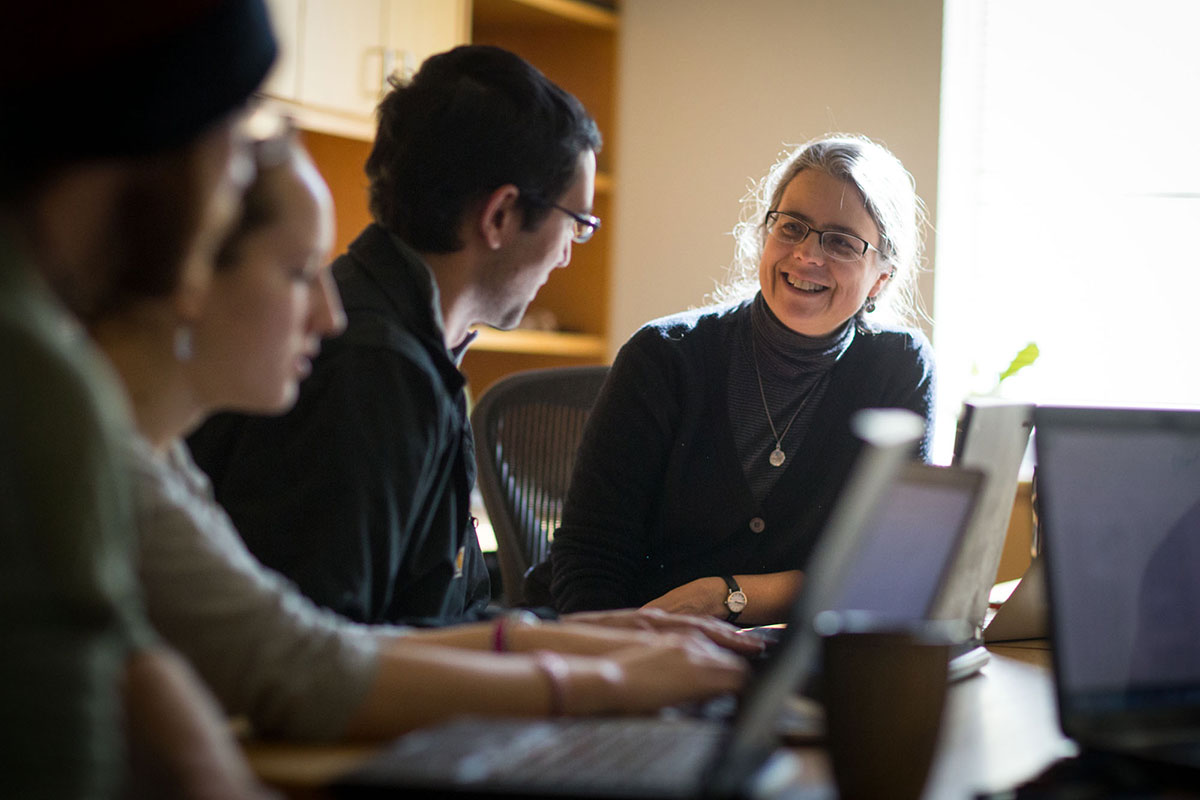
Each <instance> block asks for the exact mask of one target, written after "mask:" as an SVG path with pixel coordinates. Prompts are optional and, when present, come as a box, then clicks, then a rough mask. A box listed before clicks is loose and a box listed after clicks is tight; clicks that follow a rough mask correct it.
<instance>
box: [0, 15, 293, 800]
mask: <svg viewBox="0 0 1200 800" xmlns="http://www.w3.org/2000/svg"><path fill="white" fill-rule="evenodd" d="M275 54H276V44H275V40H274V37H273V35H272V33H271V29H270V25H269V22H268V17H267V12H266V8H265V7H264V5H263V2H262V0H172V2H169V3H163V2H161V0H86V1H84V0H68V1H67V2H55V3H23V4H18V7H16V8H12V9H6V11H5V19H4V24H3V25H0V498H2V499H0V636H2V637H3V640H4V642H5V652H6V655H5V657H4V658H3V659H0V712H2V713H3V715H4V720H5V727H6V730H8V731H10V733H11V734H12V735H10V736H8V737H6V745H5V747H6V766H5V769H4V770H2V771H0V796H2V797H21V798H39V797H46V798H74V797H89V798H91V797H97V798H104V797H116V796H136V797H156V796H161V797H194V798H200V797H213V798H217V797H222V798H227V797H232V798H255V797H263V796H265V794H266V793H265V791H264V790H263V789H262V788H261V787H260V786H259V785H258V783H257V781H256V780H255V779H254V778H253V776H252V775H251V773H250V770H249V769H248V767H247V766H246V764H245V762H244V760H243V759H242V757H241V755H240V753H239V752H238V750H237V747H236V743H234V742H233V741H232V739H231V738H230V735H229V732H228V727H227V726H226V725H225V724H224V720H223V717H222V716H221V713H220V711H219V709H218V707H217V706H216V704H215V702H214V701H213V700H212V699H211V696H210V695H209V694H208V693H207V690H206V689H204V688H203V687H202V685H201V684H200V683H199V681H198V679H196V678H195V677H194V675H193V673H192V672H190V669H189V668H188V667H187V666H186V665H185V664H184V662H183V661H182V659H180V658H179V657H178V656H176V655H174V654H173V653H172V652H171V651H169V650H168V649H167V648H166V647H164V646H163V645H162V644H161V642H160V641H159V640H158V638H157V636H156V634H155V633H154V632H153V630H152V629H151V628H150V625H149V623H148V622H147V621H146V619H145V612H144V609H143V607H142V601H141V593H140V589H139V587H138V585H137V583H136V579H135V577H134V570H133V558H132V553H133V541H132V536H133V535H134V527H133V522H132V518H131V509H132V503H131V497H130V494H129V488H128V486H127V485H126V482H125V480H126V479H125V473H124V471H123V469H122V468H121V461H120V456H119V447H120V443H121V442H122V441H124V439H125V438H126V436H127V434H128V431H129V426H130V423H129V417H128V408H127V405H128V404H127V400H126V398H125V396H124V395H123V393H122V392H121V390H120V389H119V388H118V385H117V384H116V382H115V381H114V380H113V378H112V374H111V368H110V367H109V365H108V363H107V362H106V361H105V360H104V358H103V357H102V356H101V355H99V353H98V351H97V350H96V349H95V348H94V347H93V346H92V345H91V343H90V342H89V340H88V339H87V336H86V334H85V327H84V326H85V325H86V323H87V322H88V321H89V320H90V319H92V318H94V317H95V315H96V314H97V313H100V312H101V311H103V310H104V309H105V308H107V307H109V306H110V305H111V304H112V303H113V302H118V301H117V298H125V297H129V296H131V295H146V296H163V295H166V294H168V293H173V294H174V295H175V296H179V297H180V298H181V299H180V301H179V302H178V303H177V308H176V313H177V314H178V315H179V318H180V324H181V326H183V325H186V323H187V320H188V319H189V317H190V316H192V315H195V314H196V313H198V308H199V306H200V305H201V304H202V301H203V298H204V296H205V293H206V291H207V287H208V282H209V278H210V272H211V260H212V251H213V249H214V248H215V246H216V244H217V243H218V242H219V241H220V240H221V238H222V237H223V234H224V230H225V228H226V227H227V226H228V224H229V221H230V220H231V219H232V217H233V213H234V211H235V210H236V208H237V206H238V203H239V200H240V192H241V190H242V188H243V187H244V186H245V184H246V183H247V182H248V181H249V180H250V178H252V177H253V170H252V161H251V160H250V158H249V155H248V153H247V152H246V146H245V145H244V144H243V143H242V138H243V137H242V135H241V133H240V132H239V124H240V123H239V120H240V118H241V116H242V109H243V107H244V106H245V105H246V103H247V101H248V100H249V99H250V96H251V94H252V93H253V91H254V90H255V88H256V87H257V86H258V84H259V83H260V82H261V80H262V79H263V77H264V76H265V74H266V72H267V70H268V69H269V68H270V65H271V63H272V62H273V61H274V58H275ZM80 323H83V324H82V325H81V324H80Z"/></svg>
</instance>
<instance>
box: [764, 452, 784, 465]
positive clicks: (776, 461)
mask: <svg viewBox="0 0 1200 800" xmlns="http://www.w3.org/2000/svg"><path fill="white" fill-rule="evenodd" d="M785 458H787V456H785V455H784V454H783V451H782V450H780V449H779V448H778V447H776V448H775V449H774V450H772V451H771V457H770V458H768V459H767V460H768V461H770V462H771V466H772V467H778V466H780V465H782V464H783V460H784V459H785Z"/></svg>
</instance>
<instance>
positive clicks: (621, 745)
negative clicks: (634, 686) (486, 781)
mask: <svg viewBox="0 0 1200 800" xmlns="http://www.w3.org/2000/svg"><path fill="white" fill-rule="evenodd" d="M631 722H632V721H631V720H590V721H588V722H586V723H584V724H574V725H571V724H568V725H567V726H564V727H560V728H559V729H558V730H557V731H556V732H555V735H553V736H551V737H547V740H545V741H542V742H539V743H537V745H535V746H532V747H529V748H528V749H527V750H526V752H525V753H510V758H509V759H506V763H505V764H503V765H501V766H500V768H499V769H497V770H496V772H495V773H493V775H494V777H505V778H521V779H522V782H524V779H525V778H527V777H531V776H536V778H537V780H536V782H535V784H534V785H547V786H557V785H560V784H564V783H568V782H569V783H572V784H574V785H596V786H598V785H604V784H611V783H612V782H613V780H614V777H616V779H617V781H618V782H623V779H624V777H625V776H627V775H637V776H638V782H639V783H641V784H642V785H654V784H660V783H668V784H669V783H676V782H678V779H679V776H680V773H684V774H693V773H695V772H696V771H697V770H699V769H700V768H701V767H703V766H704V764H706V763H707V761H708V758H709V756H710V754H711V753H712V752H713V750H714V748H715V747H716V744H717V737H718V736H719V735H720V731H719V730H718V729H717V728H716V727H715V726H713V725H704V724H696V723H695V722H694V721H692V720H679V721H665V720H660V721H657V722H656V723H655V725H654V726H652V727H647V726H644V725H637V724H633V725H631V724H630V723H631Z"/></svg>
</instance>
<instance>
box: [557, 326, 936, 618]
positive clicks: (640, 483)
mask: <svg viewBox="0 0 1200 800" xmlns="http://www.w3.org/2000/svg"><path fill="white" fill-rule="evenodd" d="M748 313H749V303H741V304H738V305H733V306H722V307H717V308H708V309H701V310H700V311H693V312H687V313H685V314H679V315H675V316H672V317H667V318H664V319H662V320H658V321H655V322H652V323H650V324H649V325H647V326H645V327H644V328H642V330H640V331H639V332H638V333H637V334H635V335H634V337H633V338H632V339H630V340H629V342H627V343H626V344H625V346H624V347H623V348H622V349H621V352H620V353H619V354H618V355H617V359H616V362H615V363H614V364H613V368H612V372H611V373H610V375H609V378H608V381H607V382H606V383H605V386H604V389H603V390H602V392H601V396H600V398H599V400H598V402H597V405H596V407H595V409H594V411H593V412H592V416H591V418H590V420H589V422H588V426H587V429H586V431H585V433H584V437H583V442H582V444H581V446H580V450H579V454H578V459H577V461H576V465H575V472H574V475H573V477H572V481H571V487H570V490H569V492H568V496H567V501H566V504H565V507H564V510H563V524H562V527H561V528H559V530H558V531H557V532H556V534H555V538H554V543H553V546H552V548H551V563H552V569H553V577H552V580H551V592H552V595H553V600H554V603H555V606H556V607H557V608H558V610H559V611H561V612H568V611H580V610H585V609H599V608H622V607H628V606H639V605H642V604H644V603H646V602H648V601H650V600H653V599H654V598H656V597H659V596H661V595H662V594H664V593H666V592H667V591H669V590H671V589H673V588H675V587H677V586H681V585H683V584H684V583H687V582H688V581H691V580H694V579H696V578H701V577H706V576H711V575H722V574H759V573H769V572H779V571H783V570H790V569H803V568H804V566H805V564H806V562H807V560H808V557H809V554H810V553H811V552H812V549H813V545H814V544H815V542H816V538H817V535H818V534H819V532H820V531H821V529H822V527H823V526H824V524H825V521H826V519H827V517H828V515H829V512H830V510H831V508H832V505H833V501H834V499H835V498H836V496H837V494H838V492H839V491H840V489H841V487H842V484H843V483H844V482H845V479H846V477H847V475H848V473H849V470H850V467H851V465H852V463H853V461H854V458H855V456H856V455H857V453H858V449H859V443H858V440H857V439H855V438H854V436H853V434H852V433H851V431H850V425H849V420H850V417H851V416H852V415H853V413H854V412H855V411H857V410H859V409H863V408H880V407H895V408H907V409H910V410H912V411H914V412H916V413H918V414H920V415H921V416H922V417H924V418H925V419H926V422H927V425H926V428H927V432H926V439H925V441H924V442H923V444H922V447H921V455H922V457H927V454H928V443H929V435H930V432H931V431H932V424H931V415H932V409H933V361H932V354H931V352H930V347H929V344H928V342H927V341H926V339H925V338H924V337H923V336H921V335H920V334H914V333H909V332H899V331H870V330H862V329H860V330H858V331H856V333H855V339H854V341H853V343H851V345H850V347H849V348H848V349H847V350H846V352H845V354H843V356H842V358H841V359H840V360H839V361H838V363H837V364H836V365H834V367H833V369H832V372H831V374H830V381H829V386H828V389H827V390H826V392H825V396H824V398H823V399H822V401H821V404H820V406H819V407H818V409H817V412H816V415H815V416H814V418H813V420H812V424H811V426H810V428H809V431H808V433H807V435H806V437H805V438H804V440H803V442H802V444H801V446H800V447H799V448H798V449H797V452H796V455H795V456H794V457H790V458H789V460H788V464H787V466H785V467H784V469H785V470H786V471H785V473H784V475H783V476H781V478H780V480H779V482H778V483H777V484H776V485H775V488H774V489H773V490H772V491H771V492H770V493H769V494H768V495H767V497H766V498H765V499H764V500H763V502H762V503H761V504H760V503H758V502H756V501H755V499H754V497H753V494H752V493H751V491H750V487H749V485H748V484H747V482H746V479H745V476H744V474H743V471H742V466H741V461H740V459H739V456H738V453H737V450H736V447H735V445H734V440H733V431H732V427H731V424H730V418H729V411H728V404H727V400H726V389H727V385H728V375H729V359H730V358H731V357H733V354H734V348H733V344H734V342H735V331H736V327H737V324H738V320H739V317H740V316H741V315H743V314H748ZM789 456H791V454H790V453H789Z"/></svg>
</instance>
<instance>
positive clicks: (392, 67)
mask: <svg viewBox="0 0 1200 800" xmlns="http://www.w3.org/2000/svg"><path fill="white" fill-rule="evenodd" d="M388 55H389V57H390V60H389V61H388V64H387V75H388V77H396V78H398V79H400V80H405V81H406V80H409V79H411V78H412V76H413V75H416V74H417V57H416V55H414V54H413V51H412V50H409V49H408V48H406V47H404V48H400V49H399V50H394V49H393V50H388Z"/></svg>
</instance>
